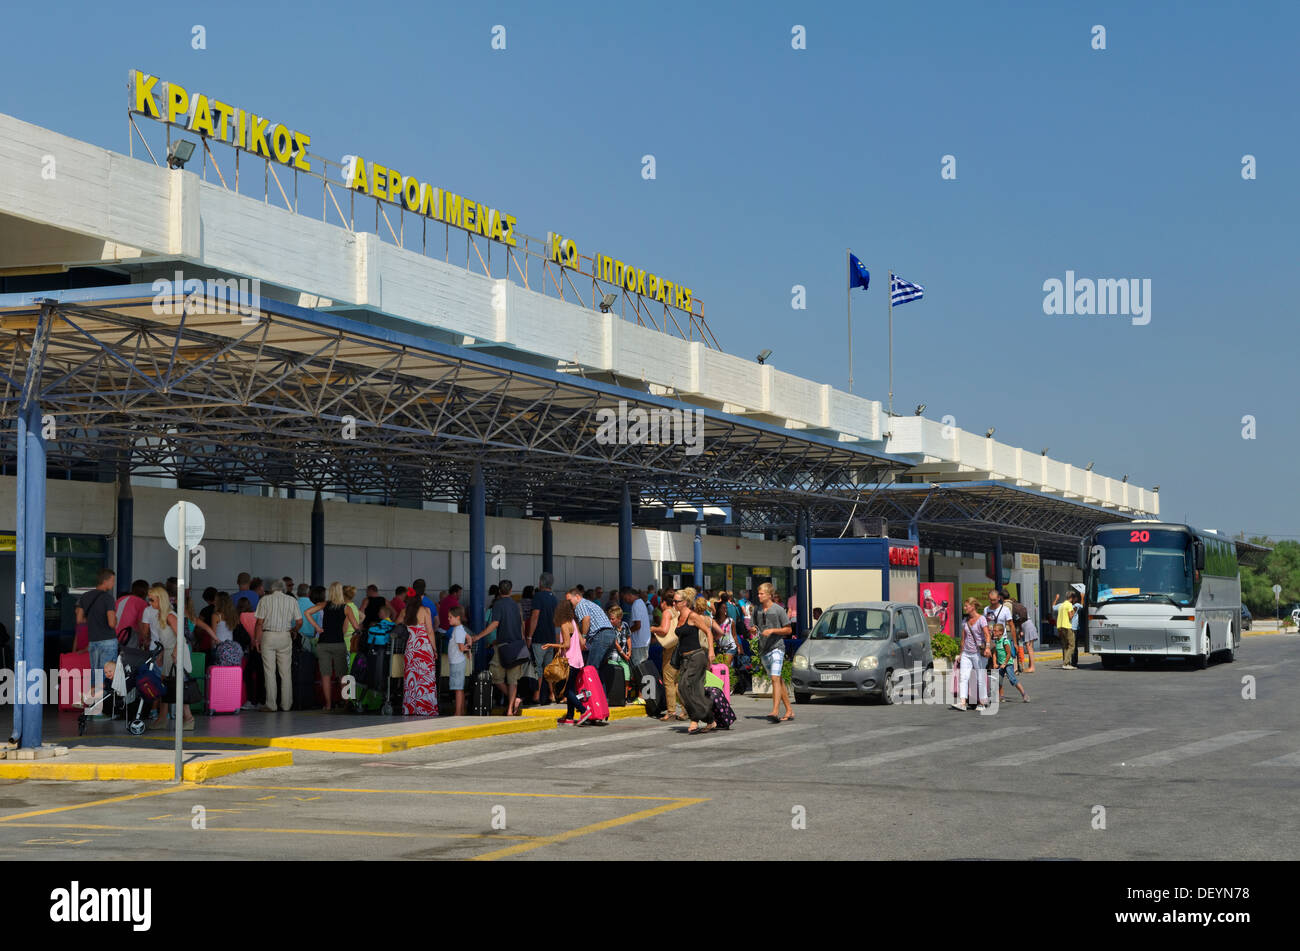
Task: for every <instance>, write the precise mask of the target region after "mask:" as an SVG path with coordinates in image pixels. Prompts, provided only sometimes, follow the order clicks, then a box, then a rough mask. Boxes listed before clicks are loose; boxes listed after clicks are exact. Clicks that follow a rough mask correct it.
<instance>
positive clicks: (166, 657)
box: [145, 585, 194, 730]
mask: <svg viewBox="0 0 1300 951" xmlns="http://www.w3.org/2000/svg"><path fill="white" fill-rule="evenodd" d="M145 620H146V621H147V622H148V624H149V629H150V631H151V632H152V635H153V643H152V644H151V645H150V646H151V648H153V649H156V648H157V647H158V645H160V644H161V645H162V649H163V653H162V662H161V663H160V664H159V665H158V669H159V670H161V671H162V672H163V676H164V677H168V676H175V682H176V688H177V693H179V694H180V698H181V699H184V696H185V674H184V673H182V672H181V671H178V670H175V665H176V650H177V646H178V645H177V639H176V629H177V628H178V627H179V626H180V622H179V621H178V620H177V617H176V615H175V614H174V613H172V603H171V598H169V597H168V596H167V589H166V588H164V587H163V586H162V585H154V586H153V587H152V588H150V589H149V609H148V610H146V611H145ZM183 653H184V654H185V672H188V671H189V670H190V658H189V650H188V645H187V649H186V650H185V651H184V652H183ZM179 706H180V708H181V711H182V715H183V717H184V720H185V723H184V728H185V729H186V730H193V729H194V714H192V713H190V708H189V705H188V704H186V703H181V704H179ZM170 712H171V704H170V703H161V702H160V703H159V704H158V719H157V720H154V721H153V723H151V724H149V729H151V730H163V729H166V727H167V716H168V714H169V713H170Z"/></svg>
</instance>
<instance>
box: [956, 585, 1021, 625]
mask: <svg viewBox="0 0 1300 951" xmlns="http://www.w3.org/2000/svg"><path fill="white" fill-rule="evenodd" d="M995 587H997V586H996V585H995V584H994V583H993V582H992V581H967V582H965V583H964V584H962V586H961V601H960V602H958V603H957V604H955V605H954V607H955V609H956V615H957V617H961V616H962V612H961V606H962V605H963V604H965V603H966V599H967V598H974V599H975V600H976V601H977V602H978V603H979V606H980V610H981V611H983V610H984V609H985V608H986V607H988V606H989V592H990V591H992V590H993V589H994V588H995ZM1002 587H1003V589H1004V590H1005V591H1006V592H1007V594H1009V595H1010V596H1011V597H1012V598H1013V599H1014V600H1019V598H1020V586H1019V585H1018V584H1015V583H1014V582H1013V583H1011V584H1004V585H1003V586H1002Z"/></svg>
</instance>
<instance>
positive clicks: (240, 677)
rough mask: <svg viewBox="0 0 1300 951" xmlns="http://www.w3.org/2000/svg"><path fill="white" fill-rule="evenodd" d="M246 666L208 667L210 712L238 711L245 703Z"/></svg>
mask: <svg viewBox="0 0 1300 951" xmlns="http://www.w3.org/2000/svg"><path fill="white" fill-rule="evenodd" d="M243 692H244V668H243V667H233V666H232V667H209V668H208V713H209V714H213V713H238V712H239V708H240V706H241V705H242V704H243V699H242V698H243Z"/></svg>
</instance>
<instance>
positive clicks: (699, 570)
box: [693, 528, 704, 590]
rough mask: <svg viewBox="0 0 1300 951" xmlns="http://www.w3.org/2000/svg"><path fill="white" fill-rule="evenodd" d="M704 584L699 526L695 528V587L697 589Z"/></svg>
mask: <svg viewBox="0 0 1300 951" xmlns="http://www.w3.org/2000/svg"><path fill="white" fill-rule="evenodd" d="M703 586H704V539H703V538H702V537H701V536H700V530H699V528H696V529H695V584H694V586H693V587H695V588H696V589H697V590H698V589H701V588H703Z"/></svg>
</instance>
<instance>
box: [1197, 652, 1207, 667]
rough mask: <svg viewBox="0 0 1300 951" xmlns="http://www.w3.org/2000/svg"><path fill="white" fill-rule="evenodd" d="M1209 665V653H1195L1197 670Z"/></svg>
mask: <svg viewBox="0 0 1300 951" xmlns="http://www.w3.org/2000/svg"><path fill="white" fill-rule="evenodd" d="M1209 666H1210V655H1209V654H1197V655H1196V669H1197V670H1204V669H1205V668H1206V667H1209Z"/></svg>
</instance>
